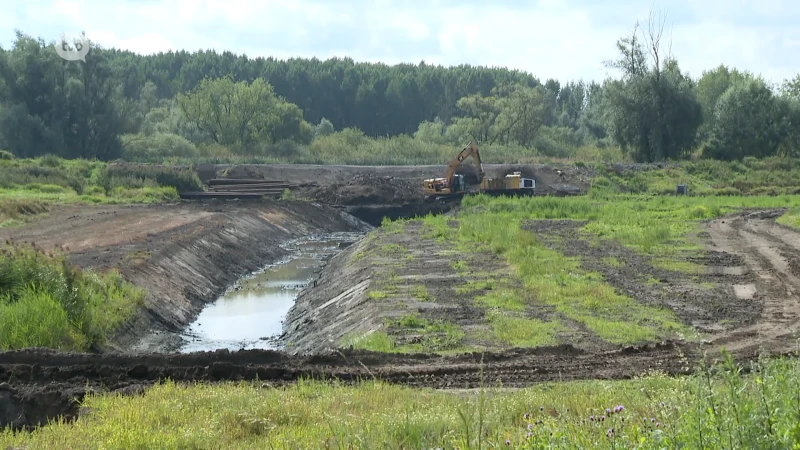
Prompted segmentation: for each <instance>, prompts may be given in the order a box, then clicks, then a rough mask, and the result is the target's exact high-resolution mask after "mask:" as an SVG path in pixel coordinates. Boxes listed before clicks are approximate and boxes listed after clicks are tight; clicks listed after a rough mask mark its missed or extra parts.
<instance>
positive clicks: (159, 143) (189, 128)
mask: <svg viewBox="0 0 800 450" xmlns="http://www.w3.org/2000/svg"><path fill="white" fill-rule="evenodd" d="M650 31H653V32H654V34H652V35H651V34H648V35H647V38H646V39H644V40H641V39H636V38H635V35H631V36H625V37H623V38H622V39H620V40H618V42H617V45H618V49H619V50H620V54H619V58H618V59H617V60H616V61H610V63H609V64H608V65H609V67H610V68H611V69H615V70H616V71H617V76H616V77H609V78H608V79H606V80H604V81H603V82H602V83H597V82H594V81H593V82H589V83H587V82H583V81H566V80H562V81H559V80H554V79H548V80H540V79H538V78H536V76H535V74H530V73H525V72H520V71H516V70H510V69H507V68H488V67H473V66H469V65H461V66H458V67H442V66H434V65H430V64H426V63H419V64H417V63H414V64H410V63H406V64H397V65H393V66H389V65H386V64H379V63H356V62H355V61H353V60H352V59H350V58H343V59H342V58H332V59H328V60H324V61H323V60H318V59H302V58H293V59H289V60H285V61H282V60H277V59H273V58H268V59H264V58H248V57H247V56H245V55H233V54H231V53H229V52H223V53H217V52H213V51H211V52H209V51H198V52H194V53H189V52H185V51H181V52H175V53H172V52H171V53H166V54H159V55H148V56H143V55H135V54H132V53H130V52H127V51H121V50H118V49H108V48H101V47H99V46H93V48H92V50H91V51H90V52H89V53H88V54H87V56H86V61H87V62H86V64H82V65H77V64H73V65H70V66H64V65H63V64H62V63H63V61H62V60H61V59H60V58H59V57H58V55H57V54H56V52H55V51H53V46H54V45H56V43H53V42H50V43H46V42H44V41H43V40H41V39H35V38H33V37H30V36H26V35H24V34H23V33H21V32H19V33H18V34H17V37H16V40H15V41H14V43H13V44H12V45H11V46H10V48H9V49H0V80H3V82H2V83H0V149H2V151H3V153H0V160H8V159H13V158H14V157H19V158H29V157H37V156H41V155H43V154H46V153H52V154H56V155H59V156H63V157H67V158H87V159H99V160H103V161H111V160H114V159H116V158H120V157H121V158H123V159H125V160H128V161H137V162H155V163H163V162H181V163H189V162H200V161H204V162H227V163H246V162H251V163H253V162H262V163H273V162H296V163H328V164H336V163H338V164H341V163H349V164H421V163H434V164H440V163H443V162H445V161H447V160H449V159H450V158H452V155H453V152H454V147H459V146H462V145H464V144H466V141H468V140H469V137H470V136H472V137H474V138H475V139H477V140H478V143H479V145H481V148H482V150H484V157H485V161H486V162H490V163H493V162H530V161H532V160H534V159H542V158H569V159H573V160H575V159H577V160H580V161H620V160H633V161H639V162H653V161H664V160H678V159H687V158H713V159H722V160H741V159H742V158H746V157H749V156H753V157H759V158H761V157H767V156H774V155H779V156H797V154H798V153H797V152H798V150H799V149H800V145H798V144H800V133H798V131H797V127H794V126H792V124H795V123H797V121H798V118H800V100H799V99H800V75H798V77H796V78H794V79H792V80H785V82H784V83H783V85H782V86H781V87H780V88H772V87H771V86H769V85H768V83H767V82H766V81H765V80H763V79H762V78H760V77H758V76H756V75H754V74H751V73H748V72H741V71H738V70H736V69H735V68H728V67H726V66H725V65H722V64H721V65H719V66H717V67H715V68H712V69H711V70H708V71H706V72H703V73H702V74H701V75H700V76H699V77H697V78H691V77H690V76H688V75H685V74H684V73H683V72H682V71H681V68H680V65H679V63H678V60H677V59H676V58H675V57H673V56H672V55H670V56H669V57H667V58H663V55H667V54H669V52H668V49H667V48H662V45H663V44H664V43H665V40H660V37H661V32H662V31H663V30H661V29H658V27H656V28H654V29H653V30H650ZM61 44H62V43H61V42H58V45H61ZM651 55H652V56H651ZM658 55H661V56H662V58H661V59H659V57H658ZM597 62H598V63H599V62H600V61H597ZM34 80H35V81H34Z"/></svg>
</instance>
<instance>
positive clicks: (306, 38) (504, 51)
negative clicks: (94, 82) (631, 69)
mask: <svg viewBox="0 0 800 450" xmlns="http://www.w3.org/2000/svg"><path fill="white" fill-rule="evenodd" d="M3 3H4V5H3V7H4V8H3V12H2V14H1V15H0V33H2V34H0V45H2V46H3V47H5V48H8V47H9V46H10V44H11V43H12V42H13V39H14V31H13V30H14V29H19V30H21V31H22V32H24V33H25V34H28V35H32V36H34V37H42V38H44V39H45V40H47V41H51V40H55V39H57V38H58V37H59V36H60V35H61V34H62V33H74V32H79V31H85V32H86V36H87V37H88V38H90V39H92V40H93V41H95V42H97V43H98V44H100V45H102V46H104V47H118V48H125V49H129V50H133V51H135V52H138V53H144V54H149V53H154V52H159V51H167V50H170V49H173V50H177V49H186V50H190V51H193V50H198V49H215V50H217V51H222V50H230V51H232V52H234V53H245V54H247V55H248V56H274V57H278V58H288V57H292V56H301V57H311V56H316V57H318V58H321V59H325V58H328V57H332V56H350V57H352V58H353V59H355V60H356V61H383V62H386V63H390V64H393V63H398V62H413V63H418V62H419V61H421V60H425V61H426V62H429V63H436V64H442V65H457V64H473V65H488V66H506V67H511V68H517V69H521V70H525V71H528V72H531V73H533V74H534V75H535V76H536V77H538V78H539V79H541V80H545V79H547V78H557V79H559V80H562V81H566V80H577V79H581V78H582V79H584V80H590V79H594V80H597V81H601V80H602V79H603V78H605V77H606V76H607V75H609V74H613V75H616V74H615V73H613V72H609V70H608V69H606V68H604V67H603V64H602V62H603V61H604V60H607V59H610V58H615V57H616V56H617V51H616V48H615V42H616V40H617V39H618V38H619V37H620V36H622V35H623V34H625V33H629V32H630V30H631V29H632V28H633V25H634V24H635V22H636V21H637V19H639V20H641V19H645V18H646V16H647V14H648V12H649V11H650V10H651V8H653V7H654V9H655V10H657V11H666V13H667V30H666V33H665V34H666V35H667V36H666V37H667V38H669V37H670V34H671V40H672V52H673V53H674V54H675V56H676V57H677V58H678V61H679V62H680V64H681V67H682V69H683V70H684V71H688V72H690V74H691V75H692V76H699V75H700V74H701V73H702V71H703V70H707V69H711V68H713V67H715V66H717V65H719V64H720V63H724V64H726V65H728V66H733V67H737V68H739V69H743V70H749V71H751V72H754V73H756V74H761V75H763V76H764V77H765V78H766V79H768V80H770V81H774V82H780V81H782V80H783V79H785V78H791V77H794V76H795V75H796V74H797V73H798V72H800V1H797V0H786V1H781V0H672V1H666V0H619V1H609V0H529V1H523V0H517V1H515V0H483V1H479V0H462V1H455V0H408V1H399V0H394V1H392V0H262V1H257V0H252V1H245V0H240V1H237V0H208V1H199V0H139V1H135V0H79V1H73V0H38V1H37V0H27V1H17V2H15V4H12V5H9V4H8V3H10V2H9V1H4V2H3Z"/></svg>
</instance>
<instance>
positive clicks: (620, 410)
mask: <svg viewBox="0 0 800 450" xmlns="http://www.w3.org/2000/svg"><path fill="white" fill-rule="evenodd" d="M622 411H625V407H624V406H622V405H619V406H617V407H615V408H614V412H615V413H620V412H622Z"/></svg>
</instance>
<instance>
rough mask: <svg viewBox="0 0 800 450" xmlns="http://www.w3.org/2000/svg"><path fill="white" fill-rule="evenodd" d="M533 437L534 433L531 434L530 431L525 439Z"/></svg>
mask: <svg viewBox="0 0 800 450" xmlns="http://www.w3.org/2000/svg"><path fill="white" fill-rule="evenodd" d="M532 437H533V433H531V432H530V431H529V432H528V434H527V435H526V436H525V439H530V438H532Z"/></svg>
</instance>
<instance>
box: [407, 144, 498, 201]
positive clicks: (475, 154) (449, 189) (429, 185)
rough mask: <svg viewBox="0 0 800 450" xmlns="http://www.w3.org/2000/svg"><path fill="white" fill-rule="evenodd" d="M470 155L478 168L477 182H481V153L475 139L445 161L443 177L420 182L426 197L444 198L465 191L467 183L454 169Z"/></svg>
mask: <svg viewBox="0 0 800 450" xmlns="http://www.w3.org/2000/svg"><path fill="white" fill-rule="evenodd" d="M470 156H472V159H473V160H474V161H475V168H476V169H477V170H478V183H482V182H483V177H484V172H483V166H482V165H481V154H480V152H479V151H478V146H477V145H476V144H475V141H472V142H470V143H469V145H467V146H466V147H464V149H463V150H461V152H460V153H459V154H458V155H457V156H456V157H455V159H453V160H452V161H450V162H449V163H447V173H446V174H445V176H444V178H429V179H427V180H424V181H423V182H422V188H423V190H424V192H425V197H426V198H427V199H429V200H430V199H434V198H445V197H448V196H456V195H460V194H464V193H466V192H467V185H466V182H465V181H464V176H463V175H460V174H456V169H458V166H460V165H461V163H462V162H463V161H464V160H465V159H467V158H469V157H470Z"/></svg>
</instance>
